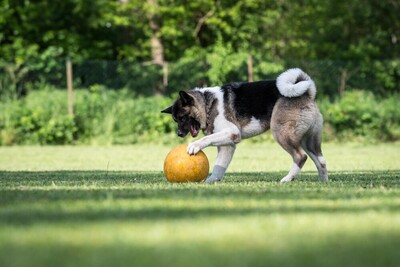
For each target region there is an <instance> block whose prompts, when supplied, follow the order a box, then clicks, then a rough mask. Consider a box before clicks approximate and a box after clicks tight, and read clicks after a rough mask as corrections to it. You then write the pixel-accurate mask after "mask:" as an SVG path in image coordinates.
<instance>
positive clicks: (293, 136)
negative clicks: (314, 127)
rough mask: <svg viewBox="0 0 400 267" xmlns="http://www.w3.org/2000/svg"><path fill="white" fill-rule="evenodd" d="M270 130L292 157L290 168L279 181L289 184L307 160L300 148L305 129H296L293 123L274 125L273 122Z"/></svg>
mask: <svg viewBox="0 0 400 267" xmlns="http://www.w3.org/2000/svg"><path fill="white" fill-rule="evenodd" d="M271 130H272V135H273V136H274V138H275V140H276V141H277V142H278V143H279V144H280V145H281V146H282V148H283V149H285V150H286V151H287V152H288V153H289V154H290V155H291V156H292V159H293V165H292V168H291V169H290V171H289V173H288V174H287V175H286V176H285V177H283V178H282V179H281V183H286V182H291V181H293V180H294V179H295V177H296V176H297V175H298V174H299V173H300V171H301V168H302V167H303V166H304V163H305V162H306V160H307V155H306V153H305V152H304V150H303V148H302V147H301V140H302V138H303V135H304V132H306V131H307V129H306V128H304V127H296V123H295V122H293V121H292V122H290V121H289V122H287V123H276V121H275V122H274V123H272V124H271Z"/></svg>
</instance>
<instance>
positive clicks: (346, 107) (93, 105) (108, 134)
mask: <svg viewBox="0 0 400 267" xmlns="http://www.w3.org/2000/svg"><path fill="white" fill-rule="evenodd" d="M74 98H75V116H74V117H70V116H68V111H67V93H66V91H61V90H54V89H53V90H41V91H33V92H31V93H30V94H29V95H28V96H27V97H25V98H23V99H20V100H9V101H7V102H4V101H3V102H0V110H2V111H4V112H1V113H0V144H1V145H13V144H51V145H54V144H77V143H79V144H82V143H83V144H133V143H138V142H156V143H171V142H178V141H180V140H179V139H178V138H177V137H176V134H175V131H176V124H175V122H174V121H173V120H172V119H171V117H170V116H168V115H165V114H161V112H160V111H161V110H162V109H164V108H166V107H168V106H169V105H171V104H172V102H173V98H170V97H161V96H153V97H137V96H135V95H133V94H132V93H131V92H130V91H128V90H120V91H115V90H112V91H111V90H107V89H106V88H105V87H103V86H99V85H93V86H91V87H90V90H75V92H74ZM398 99H399V96H398V95H393V96H391V97H388V98H385V99H380V98H377V97H375V96H374V95H373V94H371V93H368V92H364V91H349V92H346V93H345V94H344V97H343V98H341V99H337V100H335V101H333V102H331V101H329V100H328V98H322V99H318V104H319V107H320V109H321V112H322V114H323V115H324V119H325V126H324V139H325V140H328V141H329V140H338V141H343V140H344V141H353V140H355V139H358V140H359V139H361V140H364V141H368V142H371V141H374V140H380V141H396V140H400V123H399V121H400V110H399V109H398V108H397V104H398ZM269 140H271V136H270V135H268V134H267V135H261V136H259V137H257V138H253V139H251V140H250V141H251V142H263V141H269Z"/></svg>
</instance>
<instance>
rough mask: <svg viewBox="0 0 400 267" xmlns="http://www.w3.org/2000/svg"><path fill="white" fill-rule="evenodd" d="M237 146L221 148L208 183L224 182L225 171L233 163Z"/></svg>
mask: <svg viewBox="0 0 400 267" xmlns="http://www.w3.org/2000/svg"><path fill="white" fill-rule="evenodd" d="M235 149H236V146H235V145H230V146H219V147H218V156H217V161H216V162H215V165H214V169H213V172H212V174H211V175H210V177H208V178H207V180H206V181H205V182H206V183H215V182H220V181H222V178H223V177H224V174H225V171H226V169H227V168H228V166H229V163H231V160H232V157H233V154H234V153H235Z"/></svg>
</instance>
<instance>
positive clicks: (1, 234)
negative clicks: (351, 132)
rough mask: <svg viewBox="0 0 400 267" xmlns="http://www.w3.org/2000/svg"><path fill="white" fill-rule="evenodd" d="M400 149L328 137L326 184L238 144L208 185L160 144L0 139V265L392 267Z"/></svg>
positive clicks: (265, 150)
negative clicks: (220, 178) (176, 172)
mask: <svg viewBox="0 0 400 267" xmlns="http://www.w3.org/2000/svg"><path fill="white" fill-rule="evenodd" d="M399 148H400V147H399V144H386V145H371V146H359V145H354V144H353V145H337V144H336V145H335V144H327V145H326V146H325V154H326V158H327V161H328V167H329V168H330V170H331V171H330V179H331V181H330V182H329V183H321V182H319V181H318V180H317V177H316V171H315V170H314V167H313V166H312V164H311V163H308V165H307V166H306V171H305V172H303V173H302V174H301V176H300V177H299V179H298V180H297V181H296V182H294V183H291V184H285V185H281V184H279V183H278V181H279V178H281V177H282V176H283V175H284V174H285V173H286V171H287V169H288V167H289V166H290V159H289V158H288V157H287V156H286V154H285V153H284V152H281V151H280V150H279V148H277V147H276V146H275V145H272V144H263V145H253V144H244V145H243V146H239V147H238V151H237V155H236V157H235V159H234V161H233V162H232V166H231V168H230V169H229V172H228V174H227V175H226V177H225V180H224V182H223V183H221V184H218V185H204V184H169V183H167V182H166V181H165V179H164V178H163V176H162V172H161V171H162V161H163V158H164V156H165V154H166V153H167V152H168V150H169V149H170V148H169V147H164V146H131V147H8V148H6V147H2V148H0V155H1V157H0V170H2V171H0V266H7V267H13V266H32V267H35V266H41V267H42V266H61V267H62V266H96V267H97V266H100V267H101V266H367V267H368V266H399V265H400V259H399V257H398V249H399V247H400V227H399V225H400V186H399V181H400V162H399V151H400V150H399ZM206 153H207V154H208V155H209V158H210V161H211V162H213V159H214V158H215V154H213V153H214V152H213V149H207V150H206ZM249 155H251V156H249Z"/></svg>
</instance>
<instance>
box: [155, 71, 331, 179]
mask: <svg viewBox="0 0 400 267" xmlns="http://www.w3.org/2000/svg"><path fill="white" fill-rule="evenodd" d="M316 91H317V90H316V86H315V83H314V81H313V80H312V79H311V78H310V76H309V75H308V74H307V73H305V72H304V71H302V70H301V69H299V68H294V69H288V70H286V71H285V72H283V73H281V74H280V75H279V76H278V77H277V79H276V80H265V81H258V82H241V83H230V84H227V85H224V86H216V87H206V88H195V89H193V90H190V91H180V92H179V97H178V99H177V100H176V101H175V102H174V103H173V105H172V106H170V107H168V108H166V109H164V110H162V111H161V112H162V113H167V114H171V115H172V118H173V119H174V120H175V122H176V123H177V124H178V131H177V135H178V136H180V137H184V136H186V135H187V134H188V133H190V134H191V136H192V137H197V135H198V134H199V132H200V131H202V132H203V133H204V135H205V136H204V137H202V138H200V139H198V140H197V141H194V142H192V143H190V144H189V145H188V148H187V152H188V153H189V154H190V155H193V154H196V153H198V152H199V151H200V150H201V149H203V148H205V147H208V146H217V148H218V155H217V159H216V162H215V165H214V168H213V171H212V173H211V175H210V176H209V177H208V178H207V179H206V180H205V182H206V183H215V182H220V181H222V179H223V176H224V174H225V172H226V169H227V168H228V166H229V163H230V162H231V160H232V157H233V154H234V152H235V149H236V145H237V144H238V143H239V142H240V141H241V140H242V139H245V138H250V137H253V136H256V135H259V134H261V133H264V132H265V131H267V130H268V129H271V131H272V135H273V137H274V139H275V140H276V141H277V142H278V143H279V144H280V145H281V146H282V148H283V149H284V150H286V151H287V152H288V153H289V154H290V155H291V156H292V159H293V165H292V167H291V169H290V171H289V173H288V174H287V175H286V176H285V177H283V178H282V179H281V180H280V181H281V182H282V183H285V182H290V181H293V180H294V179H295V177H296V176H297V175H298V174H299V173H300V171H301V168H302V167H303V165H304V163H305V162H306V160H307V155H308V156H310V158H311V159H312V160H313V162H314V163H315V166H316V167H317V170H318V174H319V178H320V179H321V180H322V181H328V174H327V168H326V161H325V158H324V156H323V155H322V150H321V131H322V124H323V118H322V115H321V113H320V111H319V109H318V107H317V104H316V102H315V96H316Z"/></svg>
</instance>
